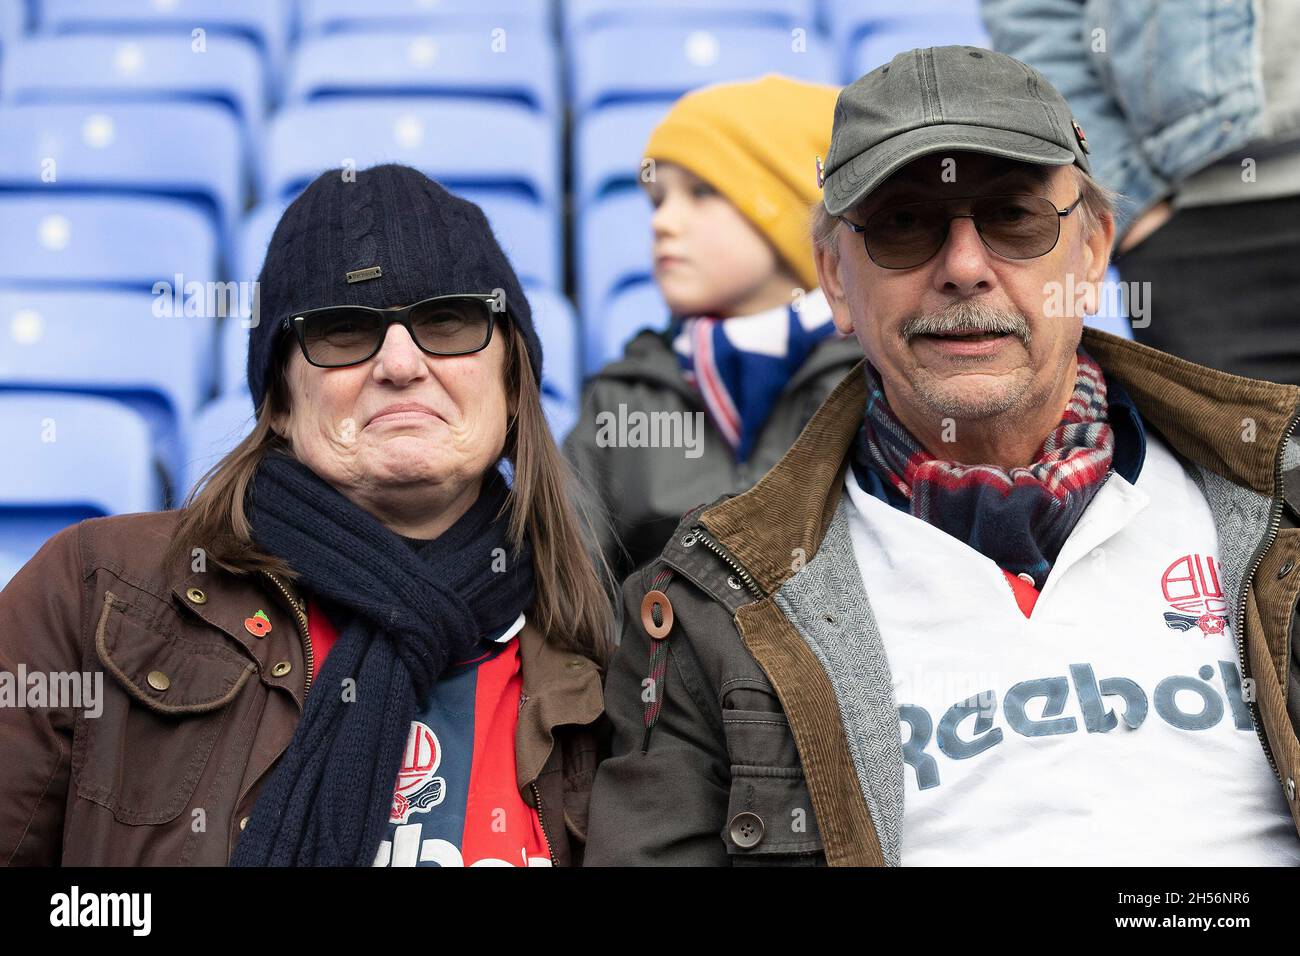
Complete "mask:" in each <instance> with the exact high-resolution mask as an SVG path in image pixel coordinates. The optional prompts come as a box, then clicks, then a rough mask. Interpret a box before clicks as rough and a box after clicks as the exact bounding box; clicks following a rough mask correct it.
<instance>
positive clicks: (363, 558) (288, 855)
mask: <svg viewBox="0 0 1300 956" xmlns="http://www.w3.org/2000/svg"><path fill="white" fill-rule="evenodd" d="M506 495H507V489H506V485H505V481H504V480H503V479H502V477H501V475H500V474H499V473H498V472H497V470H496V469H495V468H494V469H491V470H490V471H489V473H488V475H487V476H485V477H484V481H483V490H482V492H481V494H480V495H479V498H478V500H477V501H476V502H475V503H474V504H473V505H471V506H470V508H469V510H468V511H466V512H465V514H464V515H462V516H461V518H460V519H459V520H458V521H457V522H456V523H455V524H454V525H452V526H451V527H450V528H449V529H447V531H445V532H443V534H442V535H440V536H439V537H437V538H434V539H433V540H431V541H428V542H427V543H425V544H424V545H423V546H421V547H420V548H418V549H413V548H411V547H408V545H407V544H406V543H404V542H403V541H402V539H401V538H399V537H398V536H397V535H396V534H395V533H393V532H392V531H390V530H389V529H388V528H386V527H385V526H384V525H383V524H381V523H380V522H379V521H378V520H377V519H376V518H374V517H373V516H372V515H370V514H369V513H368V512H366V511H365V510H364V509H362V508H360V507H358V506H357V505H355V504H353V503H352V502H351V501H349V500H348V499H347V498H346V497H344V496H343V495H342V494H341V493H340V492H338V491H337V490H335V489H334V488H333V487H332V486H331V485H330V484H328V483H327V482H326V481H324V480H323V479H321V478H320V477H319V476H318V475H316V474H315V472H313V471H312V470H311V469H310V468H308V467H307V466H306V465H304V464H302V463H301V462H299V461H297V460H296V459H294V458H291V457H289V456H287V455H284V454H278V453H273V454H270V455H268V456H267V457H266V458H265V459H264V460H263V461H262V463H261V464H260V465H259V466H258V470H257V472H256V475H255V476H254V479H253V482H252V485H251V486H250V490H249V502H248V505H249V509H248V511H249V518H250V522H251V524H252V528H253V538H254V540H255V541H256V543H257V544H258V546H259V547H261V548H263V549H265V550H266V551H267V552H269V553H271V554H274V555H276V556H277V557H281V558H284V559H285V560H286V561H288V563H289V565H290V566H291V567H292V568H293V569H294V571H296V572H298V574H299V575H300V578H299V581H300V583H301V584H302V585H303V586H305V587H306V588H307V589H309V590H310V591H311V592H312V594H313V596H314V597H315V598H316V599H319V600H320V601H322V602H323V604H324V605H326V606H328V607H329V609H330V614H331V617H332V618H333V619H334V620H336V621H338V622H339V625H340V626H339V637H338V640H337V642H336V643H335V645H334V647H333V648H332V649H331V650H330V653H329V656H328V657H327V658H326V659H325V663H324V664H323V665H322V667H321V670H320V673H319V674H318V675H317V677H316V680H315V681H314V682H313V684H312V688H311V693H310V694H308V696H307V700H306V706H305V707H304V710H303V715H302V720H301V721H300V722H299V724H298V727H297V729H296V730H295V732H294V735H293V739H292V740H291V741H290V743H289V747H288V749H287V750H286V751H285V752H284V754H282V755H281V757H280V760H279V763H278V765H277V766H276V768H275V770H274V771H273V772H272V775H271V778H270V779H269V780H268V781H267V783H266V786H265V789H264V790H263V791H262V793H261V795H260V796H259V798H258V800H257V803H256V804H255V805H254V807H253V812H252V814H251V818H250V819H249V822H248V826H247V827H246V828H245V830H244V833H243V835H242V836H241V838H240V841H239V845H238V846H237V847H236V849H235V855H234V857H233V858H232V860H231V864H232V865H234V866H370V865H371V864H373V863H374V859H375V853H376V851H377V850H378V848H379V843H380V841H381V839H382V838H383V834H384V832H385V830H384V828H385V825H386V823H387V820H388V814H389V810H390V808H391V805H392V799H393V787H394V784H395V782H396V780H397V772H398V768H399V766H400V764H401V759H402V750H403V748H404V747H405V746H406V740H407V735H408V731H409V729H410V726H411V721H412V720H413V719H414V718H415V715H416V712H417V708H418V707H419V705H420V703H421V702H422V701H423V700H424V699H425V698H426V697H427V695H428V693H429V692H430V691H431V690H432V689H433V686H434V684H435V683H436V682H437V680H438V678H439V677H440V676H441V675H442V674H443V672H444V671H445V670H446V669H447V667H448V666H449V665H451V664H453V663H455V662H456V661H458V660H462V659H464V658H465V657H467V656H469V655H470V653H471V652H472V651H473V649H474V647H475V645H476V643H477V642H478V641H479V640H480V639H481V638H482V637H483V635H485V634H492V633H496V632H498V631H500V630H502V629H503V628H505V627H506V626H508V625H509V624H510V623H511V622H513V621H514V620H515V619H516V618H518V616H519V614H520V613H521V612H523V611H524V610H525V609H526V608H527V607H528V606H529V605H531V603H532V599H533V564H532V551H531V548H530V547H528V545H527V543H526V542H525V546H524V548H523V551H522V553H519V554H515V553H514V551H513V549H512V548H511V546H510V542H509V536H508V524H509V512H508V511H505V510H504V509H503V506H504V505H505V503H506V500H507V498H506ZM497 549H501V550H499V551H498V550H497ZM503 555H504V556H508V558H507V560H506V567H505V570H504V571H502V570H501V567H502V563H501V559H502V556H503ZM347 679H351V680H352V681H354V682H355V683H354V684H352V685H346V684H345V683H344V682H345V680H347ZM348 686H353V687H355V694H354V695H345V693H344V690H345V688H346V687H348ZM345 696H347V697H354V699H348V700H345Z"/></svg>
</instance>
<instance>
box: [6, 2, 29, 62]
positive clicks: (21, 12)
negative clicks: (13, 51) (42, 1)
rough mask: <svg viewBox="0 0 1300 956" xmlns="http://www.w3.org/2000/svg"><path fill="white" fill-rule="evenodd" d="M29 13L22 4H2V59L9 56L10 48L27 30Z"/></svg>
mask: <svg viewBox="0 0 1300 956" xmlns="http://www.w3.org/2000/svg"><path fill="white" fill-rule="evenodd" d="M26 21H27V11H26V9H24V6H23V4H22V3H17V2H15V0H9V2H8V3H0V57H5V56H8V53H9V46H10V44H12V43H13V42H14V41H16V40H17V39H18V38H19V37H21V36H22V35H23V33H24V31H25V30H26V29H27V22H26Z"/></svg>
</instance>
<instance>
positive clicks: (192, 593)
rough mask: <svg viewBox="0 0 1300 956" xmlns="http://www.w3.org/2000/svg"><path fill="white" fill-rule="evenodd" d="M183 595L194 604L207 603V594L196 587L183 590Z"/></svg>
mask: <svg viewBox="0 0 1300 956" xmlns="http://www.w3.org/2000/svg"><path fill="white" fill-rule="evenodd" d="M185 596H186V597H187V598H189V599H190V600H191V601H193V602H194V603H195V604H207V603H208V596H207V595H206V594H204V593H203V592H202V591H201V590H199V589H198V588H189V589H188V590H187V591H186V592H185Z"/></svg>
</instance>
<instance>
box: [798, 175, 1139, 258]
mask: <svg viewBox="0 0 1300 956" xmlns="http://www.w3.org/2000/svg"><path fill="white" fill-rule="evenodd" d="M1035 168H1036V169H1041V170H1043V172H1044V174H1045V175H1046V174H1048V173H1049V172H1050V170H1051V169H1052V167H1048V166H1040V167H1035ZM1070 169H1071V170H1072V171H1073V172H1074V179H1075V182H1076V183H1077V184H1078V187H1079V192H1080V193H1081V194H1082V196H1083V201H1082V202H1080V203H1079V207H1078V212H1079V215H1080V218H1081V219H1082V221H1083V238H1084V239H1085V240H1086V239H1091V238H1092V236H1093V234H1094V233H1096V231H1097V230H1098V229H1100V228H1101V224H1102V222H1103V220H1105V219H1112V220H1113V219H1114V218H1115V206H1116V204H1117V203H1118V202H1119V199H1120V196H1119V193H1117V192H1115V190H1113V189H1110V188H1108V187H1106V186H1103V185H1102V184H1101V183H1099V182H1097V180H1095V179H1093V178H1092V177H1091V176H1089V175H1088V174H1087V173H1085V172H1084V171H1083V170H1082V169H1080V168H1079V167H1078V166H1071V167H1070ZM843 228H844V223H842V222H841V221H840V220H839V218H838V217H835V216H832V215H831V214H830V213H828V212H827V211H826V206H825V204H824V203H822V202H821V201H820V200H819V201H817V202H815V203H813V211H812V241H813V245H814V247H816V248H818V249H825V250H826V251H827V252H829V253H830V257H831V261H832V262H835V261H837V260H838V259H839V256H840V247H839V233H840V230H841V229H843Z"/></svg>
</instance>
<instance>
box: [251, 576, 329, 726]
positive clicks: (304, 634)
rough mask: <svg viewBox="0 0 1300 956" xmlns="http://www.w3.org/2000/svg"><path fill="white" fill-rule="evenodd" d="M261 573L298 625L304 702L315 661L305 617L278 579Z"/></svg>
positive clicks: (309, 686) (309, 688) (309, 687)
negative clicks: (304, 662)
mask: <svg viewBox="0 0 1300 956" xmlns="http://www.w3.org/2000/svg"><path fill="white" fill-rule="evenodd" d="M262 573H263V574H265V575H266V576H267V577H268V578H270V580H271V582H272V583H273V584H274V585H275V586H276V587H277V588H279V590H280V593H281V594H283V595H284V599H285V600H286V601H288V602H289V606H290V607H291V608H293V614H294V619H295V621H296V623H297V625H298V634H299V636H300V637H301V638H302V647H303V656H304V657H305V658H306V659H307V678H306V681H305V682H304V684H303V688H302V696H303V698H304V700H305V699H306V697H307V692H308V691H309V690H311V682H312V678H313V676H314V674H313V672H314V671H315V669H316V660H315V657H314V655H313V654H312V647H311V632H310V630H308V628H307V615H306V614H305V613H304V612H303V610H302V608H301V607H300V606H299V604H298V602H297V601H295V600H294V599H293V595H292V594H290V593H289V589H288V588H287V587H285V586H284V583H283V582H282V581H281V580H280V579H279V578H278V577H276V576H275V575H274V574H272V573H271V572H270V571H263V572H262Z"/></svg>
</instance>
